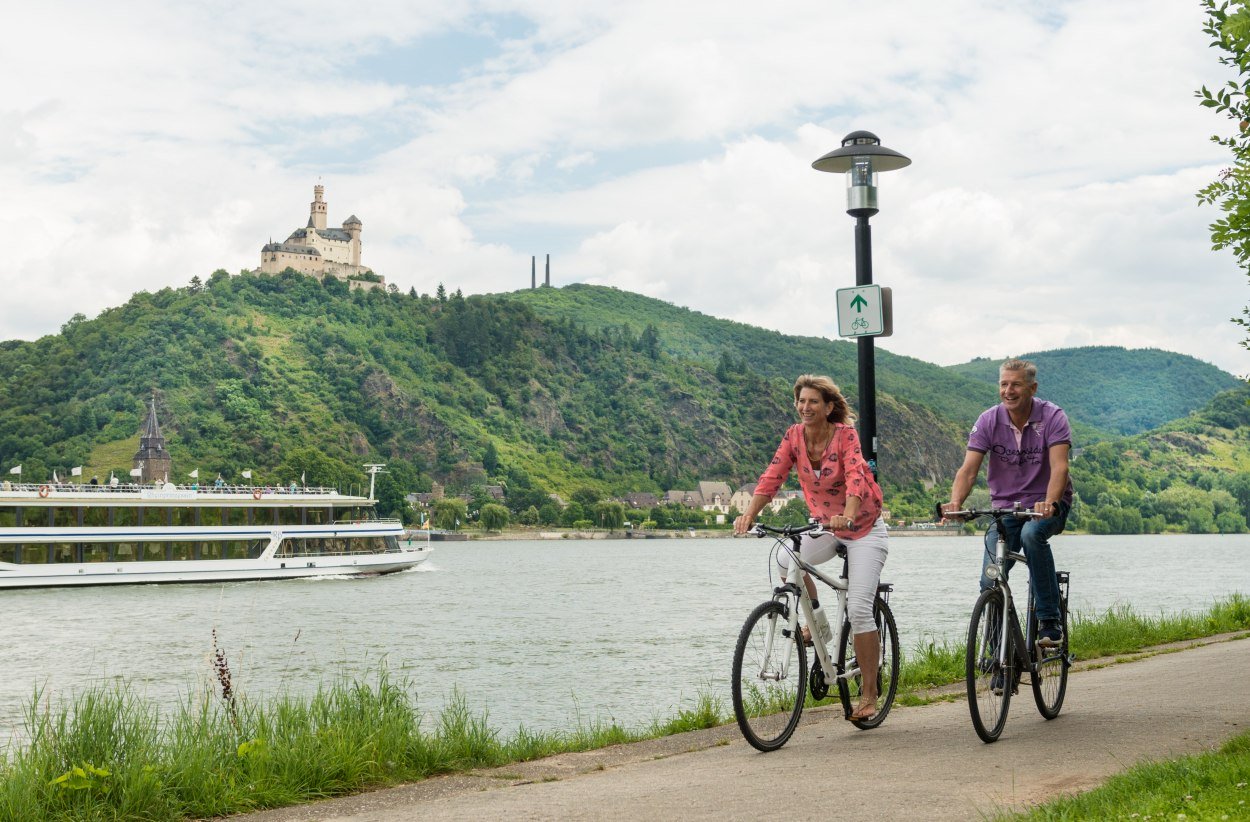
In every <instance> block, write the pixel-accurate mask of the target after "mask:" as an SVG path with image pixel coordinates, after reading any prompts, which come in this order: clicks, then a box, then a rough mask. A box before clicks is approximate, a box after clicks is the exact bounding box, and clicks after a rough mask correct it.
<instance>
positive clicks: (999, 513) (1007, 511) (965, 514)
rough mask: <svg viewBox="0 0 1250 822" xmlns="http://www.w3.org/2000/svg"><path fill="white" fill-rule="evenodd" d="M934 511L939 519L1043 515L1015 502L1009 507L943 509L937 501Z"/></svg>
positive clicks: (1022, 517)
mask: <svg viewBox="0 0 1250 822" xmlns="http://www.w3.org/2000/svg"><path fill="white" fill-rule="evenodd" d="M935 513H936V514H937V518H938V519H939V520H942V519H960V520H963V521H965V522H970V521H972V520H974V519H980V518H981V517H994V519H999V518H1000V517H1016V518H1017V519H1040V518H1041V517H1042V516H1043V515H1042V514H1039V513H1037V512H1036V511H1033V510H1030V509H1028V508H1021V507H1020V503H1018V502H1017V503H1016V504H1015V505H1013V506H1012V507H1010V508H992V507H991V508H967V509H964V510H963V511H943V510H942V503H940V502H939V503H938V504H937V506H936V508H935Z"/></svg>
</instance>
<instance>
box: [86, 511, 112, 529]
mask: <svg viewBox="0 0 1250 822" xmlns="http://www.w3.org/2000/svg"><path fill="white" fill-rule="evenodd" d="M82 524H83V525H87V526H90V527H91V528H103V527H104V526H106V525H108V524H109V509H107V508H84V509H83V512H82Z"/></svg>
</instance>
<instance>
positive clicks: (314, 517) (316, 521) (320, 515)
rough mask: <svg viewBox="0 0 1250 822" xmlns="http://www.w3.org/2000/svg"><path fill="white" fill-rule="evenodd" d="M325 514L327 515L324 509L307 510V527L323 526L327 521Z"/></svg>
mask: <svg viewBox="0 0 1250 822" xmlns="http://www.w3.org/2000/svg"><path fill="white" fill-rule="evenodd" d="M326 513H327V512H326V509H324V508H309V509H308V524H309V525H325V524H326V523H327V522H328V521H329V520H328V519H327V518H326Z"/></svg>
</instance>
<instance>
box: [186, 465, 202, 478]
mask: <svg viewBox="0 0 1250 822" xmlns="http://www.w3.org/2000/svg"><path fill="white" fill-rule="evenodd" d="M187 476H188V477H190V478H191V479H199V478H200V469H198V468H197V469H195V470H194V471H192V472H191V473H190V474H187Z"/></svg>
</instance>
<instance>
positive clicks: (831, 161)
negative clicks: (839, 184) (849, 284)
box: [812, 131, 911, 475]
mask: <svg viewBox="0 0 1250 822" xmlns="http://www.w3.org/2000/svg"><path fill="white" fill-rule="evenodd" d="M909 165H911V160H910V159H908V158H907V157H904V156H903V155H902V154H899V153H898V152H897V151H894V150H892V149H888V148H886V147H885V146H883V145H881V140H880V139H879V138H878V137H877V135H875V134H873V133H872V132H870V131H852V132H851V133H850V134H848V135H846V136H845V137H843V138H842V147H841V148H835V149H834V150H833V151H831V152H829V153H828V154H826V155H824V156H823V157H821V158H820V159H819V160H817V161H816V162H814V163H812V168H814V169H816V170H817V171H831V172H845V173H846V213H847V214H850V215H851V216H852V217H854V218H855V285H856V286H864V285H872V229H871V228H870V227H869V226H868V218H869V217H871V216H872V215H874V214H876V213H877V173H878V172H881V171H894V170H895V169H899V168H904V167H906V166H909ZM858 342H859V438H860V441H861V446H862V447H863V449H864V456H865V457H866V458H867V460H868V465H869V466H870V467H871V468H872V472H873V474H874V475H875V474H876V473H877V377H876V367H875V363H876V360H875V356H876V351H875V349H874V347H873V339H872V337H871V336H862V337H859V338H858Z"/></svg>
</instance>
